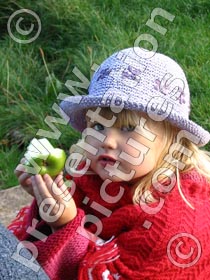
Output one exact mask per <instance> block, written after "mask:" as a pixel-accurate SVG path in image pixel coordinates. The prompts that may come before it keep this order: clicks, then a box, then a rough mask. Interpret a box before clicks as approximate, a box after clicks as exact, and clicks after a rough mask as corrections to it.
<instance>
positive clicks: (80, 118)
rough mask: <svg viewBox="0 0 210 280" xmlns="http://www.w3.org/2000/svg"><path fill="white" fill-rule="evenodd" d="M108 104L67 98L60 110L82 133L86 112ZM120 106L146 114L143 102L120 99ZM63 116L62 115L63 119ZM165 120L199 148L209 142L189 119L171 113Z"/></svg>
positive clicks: (96, 98)
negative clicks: (186, 133) (183, 132)
mask: <svg viewBox="0 0 210 280" xmlns="http://www.w3.org/2000/svg"><path fill="white" fill-rule="evenodd" d="M110 104H111V102H110V100H108V101H106V103H104V101H103V98H102V97H101V96H88V95H84V96H69V97H67V98H66V99H65V100H63V101H62V102H61V104H60V108H61V112H64V113H65V114H66V115H67V116H68V117H69V124H70V125H71V126H72V127H73V128H74V129H76V130H77V131H79V132H82V131H83V130H84V129H85V128H86V112H87V110H88V109H90V108H97V107H110ZM122 104H123V109H126V110H133V111H139V112H143V113H147V104H143V102H141V104H137V103H135V102H128V101H127V99H126V100H123V98H122V99H121V105H122ZM114 107H118V108H119V106H117V105H114V104H112V108H114ZM65 114H63V115H64V117H65ZM156 117H157V118H156ZM152 119H153V120H157V121H158V116H156V115H155V114H154V115H153V116H152ZM165 120H167V121H169V122H170V123H172V124H173V125H174V126H175V127H177V128H179V129H180V130H184V131H187V132H189V133H190V134H191V137H190V135H189V134H188V137H190V140H191V141H192V142H194V143H195V144H197V145H198V146H200V147H202V146H205V145H206V144H207V143H208V142H209V141H210V133H209V132H208V131H207V130H205V129H204V128H203V127H201V126H200V125H198V124H196V123H195V122H193V121H191V120H190V119H186V118H185V117H184V116H181V115H178V114H176V113H174V112H173V113H170V114H169V115H168V116H167V117H166V118H165Z"/></svg>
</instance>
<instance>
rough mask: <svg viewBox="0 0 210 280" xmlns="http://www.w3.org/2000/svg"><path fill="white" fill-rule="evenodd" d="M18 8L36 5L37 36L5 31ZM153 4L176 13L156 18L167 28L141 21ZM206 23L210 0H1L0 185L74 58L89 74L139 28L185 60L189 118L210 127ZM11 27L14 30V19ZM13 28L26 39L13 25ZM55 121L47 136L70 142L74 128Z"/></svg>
mask: <svg viewBox="0 0 210 280" xmlns="http://www.w3.org/2000/svg"><path fill="white" fill-rule="evenodd" d="M21 8H26V9H29V10H32V11H34V12H35V13H36V14H37V15H38V16H39V18H40V20H41V23H42V29H41V33H40V35H39V37H38V38H37V39H36V40H35V41H33V42H32V43H30V44H20V43H17V42H15V41H14V40H12V39H11V38H10V36H9V34H8V30H7V22H8V19H9V17H10V15H11V14H12V13H13V12H15V11H17V10H19V9H21ZM155 8H162V9H164V10H166V11H168V12H169V13H171V14H172V15H174V16H175V18H174V20H173V21H172V22H170V21H168V20H167V19H164V18H162V17H157V18H156V22H157V23H159V24H161V26H163V27H165V28H166V29H167V32H166V34H165V35H164V36H163V35H161V34H160V33H158V32H156V31H155V30H153V29H151V28H150V27H149V26H147V25H146V22H147V20H148V19H149V18H150V16H151V13H152V11H153V9H155ZM31 22H32V23H34V26H35V30H37V28H38V26H37V25H36V21H35V20H34V19H33V18H32V17H30V16H29V15H28V16H26V17H25V18H24V21H23V22H22V23H21V24H22V25H20V26H21V28H22V29H24V28H25V30H28V29H29V28H30V26H31ZM209 25H210V2H209V1H208V0H178V1H175V2H171V1H165V0H159V1H156V0H155V1H146V0H135V1H134V0H131V1H124V0H121V1H119V0H112V1H111V0H106V1H102V0H91V1H90V0H86V1H82V0H71V1H70V0H60V1H56V0H52V1H47V0H42V1H41V0H38V1H26V0H20V1H11V0H10V1H7V2H5V3H4V2H3V3H1V4H0V30H1V32H0V91H1V94H0V127H1V130H0V149H1V160H0V188H7V187H11V186H14V185H15V184H17V180H16V178H15V176H14V174H13V170H14V168H15V166H16V165H17V164H18V162H19V160H20V158H21V157H22V155H23V154H24V151H25V148H26V146H27V145H28V143H29V141H30V140H31V139H32V138H33V137H34V136H35V135H36V132H37V130H38V129H39V128H42V129H46V130H48V127H47V125H46V123H45V122H44V119H45V117H46V116H47V115H50V116H56V113H55V112H54V111H53V110H52V105H53V103H58V100H57V98H56V97H57V94H58V93H59V92H64V93H67V94H69V92H68V89H67V88H66V87H65V86H64V84H65V82H66V81H67V80H68V79H72V80H76V79H77V78H76V77H75V75H74V74H73V73H72V70H73V68H74V67H75V66H76V67H77V68H78V69H79V70H80V71H81V72H82V73H83V74H84V75H85V76H86V77H87V78H88V79H89V78H90V76H91V75H92V70H91V65H92V64H93V63H96V64H100V63H101V62H102V60H103V59H105V58H106V57H107V56H109V55H110V54H111V53H113V52H114V51H116V50H119V49H122V48H126V47H130V46H133V45H134V42H135V40H136V38H137V37H138V36H139V35H141V34H144V33H148V34H151V35H153V36H154V37H155V38H156V39H157V41H158V51H159V52H163V53H165V54H167V55H169V56H171V57H173V58H174V59H176V60H177V61H178V62H179V63H180V64H181V65H182V66H183V68H184V70H185V71H186V73H187V77H188V81H189V84H190V88H191V94H192V97H191V101H192V105H191V107H192V113H191V119H193V120H194V121H196V122H198V123H199V124H201V125H202V126H203V127H205V128H206V129H207V130H210V119H209V105H210V93H209V88H210V81H209V70H210V59H209V46H210V37H209V34H208V33H209ZM11 29H12V30H13V31H14V30H15V22H12V25H11ZM14 34H15V36H17V38H19V39H26V36H24V35H21V36H20V34H18V33H17V32H16V33H14ZM32 34H33V35H34V34H35V31H34V32H33V33H32ZM143 46H146V45H145V44H144V45H143ZM149 47H150V46H149ZM40 48H41V49H42V50H43V53H44V59H45V60H43V55H42V53H41V52H40ZM44 61H45V62H46V64H47V69H49V72H47V71H46V65H45V63H44ZM49 74H50V75H49ZM51 77H53V79H52V81H53V85H54V88H53V86H52V84H51V82H50V81H51ZM56 126H57V127H58V129H59V130H60V131H61V137H60V138H59V139H58V140H54V141H52V142H53V144H55V145H56V146H59V147H63V148H65V149H66V150H68V148H69V146H70V145H71V143H73V142H75V141H76V139H78V137H79V135H78V134H77V133H75V132H74V131H73V130H72V129H71V128H67V127H66V126H64V125H56ZM206 148H207V149H209V148H210V146H209V145H207V147H206Z"/></svg>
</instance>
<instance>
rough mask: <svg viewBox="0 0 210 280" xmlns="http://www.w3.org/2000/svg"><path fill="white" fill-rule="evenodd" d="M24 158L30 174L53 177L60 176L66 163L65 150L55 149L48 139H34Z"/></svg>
mask: <svg viewBox="0 0 210 280" xmlns="http://www.w3.org/2000/svg"><path fill="white" fill-rule="evenodd" d="M24 157H25V158H26V163H25V165H26V166H27V168H26V171H27V172H28V173H32V174H38V173H39V174H40V175H44V174H49V175H50V176H51V177H54V176H56V175H58V174H59V173H60V171H61V170H63V168H64V166H65V161H66V154H65V152H64V150H62V149H59V148H54V147H53V146H52V145H51V144H50V142H49V141H48V140H47V139H46V138H43V139H39V140H38V139H36V138H34V139H32V141H31V142H30V144H29V146H28V148H27V152H26V153H25V155H24Z"/></svg>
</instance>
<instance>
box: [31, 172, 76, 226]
mask: <svg viewBox="0 0 210 280" xmlns="http://www.w3.org/2000/svg"><path fill="white" fill-rule="evenodd" d="M31 183H32V187H33V194H34V196H35V198H36V200H37V204H38V206H39V214H40V216H41V218H42V219H43V220H45V222H46V223H48V224H49V225H50V226H51V228H52V230H53V231H55V230H57V229H58V228H60V227H62V226H64V225H66V224H67V223H69V222H70V221H71V220H73V219H74V218H75V217H76V215H77V208H76V205H75V202H74V199H73V198H72V196H71V194H70V193H69V191H68V188H67V186H66V185H65V183H64V181H63V174H59V175H58V176H57V177H56V178H55V180H53V179H52V178H51V177H50V176H49V175H48V174H45V175H43V176H41V175H35V176H32V177H31Z"/></svg>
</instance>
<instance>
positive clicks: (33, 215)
mask: <svg viewBox="0 0 210 280" xmlns="http://www.w3.org/2000/svg"><path fill="white" fill-rule="evenodd" d="M83 217H84V212H83V210H81V209H78V210H77V216H76V217H75V218H74V219H73V220H72V221H71V222H70V223H68V224H67V225H65V226H64V227H62V228H60V229H59V230H57V231H56V232H54V233H52V232H51V229H50V227H49V226H48V225H47V224H46V223H45V222H44V221H43V220H41V219H40V217H39V213H38V206H37V203H36V201H35V200H34V201H33V203H32V205H31V206H30V207H24V208H23V209H21V210H20V212H19V214H18V215H17V218H16V219H15V220H14V221H13V222H12V223H11V225H9V227H8V229H9V230H10V231H12V232H13V233H14V234H15V235H16V236H17V237H18V239H19V240H21V241H23V240H24V241H27V242H29V243H30V242H31V244H32V249H33V248H34V249H35V251H34V249H33V250H32V251H34V252H37V253H38V254H37V256H36V259H37V261H38V262H39V263H40V265H41V266H42V267H43V269H44V270H45V272H46V273H47V274H48V276H49V277H50V279H52V280H53V279H54V280H58V279H62V280H65V279H75V277H76V275H77V270H78V265H79V263H80V262H81V260H82V258H83V257H84V255H85V254H86V252H87V248H88V245H89V242H90V239H89V238H87V232H86V230H85V229H84V228H82V227H81V223H82V219H83ZM32 253H33V252H32Z"/></svg>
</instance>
